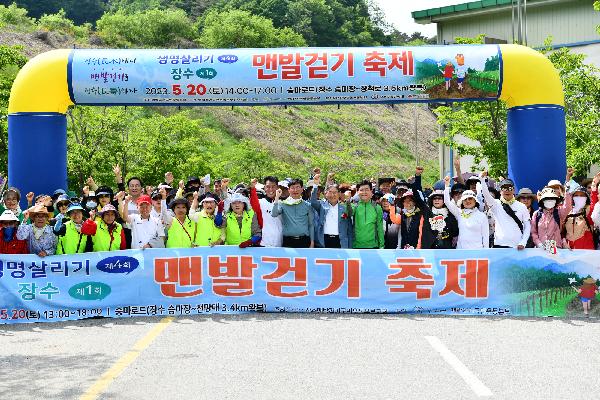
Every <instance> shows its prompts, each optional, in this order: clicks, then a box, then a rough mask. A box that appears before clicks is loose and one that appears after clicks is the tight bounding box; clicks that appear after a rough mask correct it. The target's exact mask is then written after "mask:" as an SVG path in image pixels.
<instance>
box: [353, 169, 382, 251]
mask: <svg viewBox="0 0 600 400" xmlns="http://www.w3.org/2000/svg"><path fill="white" fill-rule="evenodd" d="M356 189H357V190H358V198H359V202H358V204H356V205H353V206H352V219H353V222H354V241H353V242H352V243H353V247H354V248H355V249H383V248H384V247H385V235H384V232H383V210H382V209H381V206H380V205H379V204H377V203H375V202H374V201H372V197H373V186H372V184H371V182H369V181H366V180H365V181H362V182H360V183H359V184H358V185H356Z"/></svg>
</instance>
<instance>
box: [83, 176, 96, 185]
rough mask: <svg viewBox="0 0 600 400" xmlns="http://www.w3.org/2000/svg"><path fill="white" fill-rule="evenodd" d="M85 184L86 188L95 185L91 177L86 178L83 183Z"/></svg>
mask: <svg viewBox="0 0 600 400" xmlns="http://www.w3.org/2000/svg"><path fill="white" fill-rule="evenodd" d="M85 183H86V184H87V185H88V186H94V184H95V183H96V182H94V178H92V177H91V176H89V177H88V178H87V180H86V181H85Z"/></svg>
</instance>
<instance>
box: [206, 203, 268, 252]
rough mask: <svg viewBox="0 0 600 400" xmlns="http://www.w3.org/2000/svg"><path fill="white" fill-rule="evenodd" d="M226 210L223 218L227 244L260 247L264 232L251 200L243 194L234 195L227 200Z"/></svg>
mask: <svg viewBox="0 0 600 400" xmlns="http://www.w3.org/2000/svg"><path fill="white" fill-rule="evenodd" d="M224 209H225V210H227V212H226V213H225V216H224V218H223V228H224V229H225V244H227V245H236V246H239V247H241V248H244V247H249V246H259V244H260V239H261V236H262V231H261V229H260V225H259V224H258V217H257V216H256V214H255V213H254V211H253V210H252V208H251V207H250V200H249V199H248V198H247V197H246V196H244V195H243V194H241V193H234V194H233V195H232V196H230V197H228V198H227V200H226V204H225V205H224ZM220 212H221V210H219V213H220ZM217 218H219V216H218V215H217Z"/></svg>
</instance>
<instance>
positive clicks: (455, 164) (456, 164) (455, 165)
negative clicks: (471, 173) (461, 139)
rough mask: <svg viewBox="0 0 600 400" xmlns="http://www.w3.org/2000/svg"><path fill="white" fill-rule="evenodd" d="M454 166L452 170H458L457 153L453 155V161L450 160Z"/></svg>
mask: <svg viewBox="0 0 600 400" xmlns="http://www.w3.org/2000/svg"><path fill="white" fill-rule="evenodd" d="M452 163H453V164H454V169H460V155H459V154H458V152H456V153H454V159H453V160H452Z"/></svg>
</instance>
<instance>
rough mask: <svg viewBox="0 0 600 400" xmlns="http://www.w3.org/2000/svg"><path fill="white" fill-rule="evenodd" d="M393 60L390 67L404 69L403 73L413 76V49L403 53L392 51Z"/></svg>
mask: <svg viewBox="0 0 600 400" xmlns="http://www.w3.org/2000/svg"><path fill="white" fill-rule="evenodd" d="M390 56H392V62H391V63H390V65H388V69H390V70H392V69H394V68H397V69H399V70H402V75H407V76H413V75H414V74H415V67H414V65H415V63H414V60H413V53H412V51H403V52H402V53H390Z"/></svg>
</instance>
